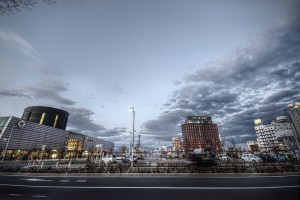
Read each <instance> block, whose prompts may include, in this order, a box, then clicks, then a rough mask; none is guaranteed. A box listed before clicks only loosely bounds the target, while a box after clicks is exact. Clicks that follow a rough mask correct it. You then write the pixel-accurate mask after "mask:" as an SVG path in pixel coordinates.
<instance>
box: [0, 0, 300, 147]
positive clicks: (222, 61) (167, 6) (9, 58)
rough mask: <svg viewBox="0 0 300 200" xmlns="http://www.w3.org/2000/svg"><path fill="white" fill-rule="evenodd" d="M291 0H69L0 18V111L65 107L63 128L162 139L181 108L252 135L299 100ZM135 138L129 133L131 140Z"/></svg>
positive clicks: (153, 142)
mask: <svg viewBox="0 0 300 200" xmlns="http://www.w3.org/2000/svg"><path fill="white" fill-rule="evenodd" d="M299 6H300V1H299V0H288V1H269V0H264V1H243V2H237V1H226V3H225V2H222V1H221V2H220V1H188V2H184V1H179V0H178V1H163V2H161V1H151V2H150V1H135V0H130V1H126V2H124V1H92V0H90V1H84V2H81V1H72V3H68V2H67V1H64V2H60V1H59V2H57V3H56V4H55V5H48V4H42V3H39V4H37V5H36V6H35V7H34V8H33V9H32V10H30V11H23V12H21V13H18V14H11V15H3V16H0V25H1V26H0V101H1V107H0V116H10V115H12V116H15V117H21V115H22V113H23V111H24V109H25V108H26V107H29V106H50V107H55V108H60V109H63V110H66V111H68V112H69V113H70V118H69V123H68V127H67V129H68V130H72V131H77V132H79V133H80V131H82V132H83V133H84V134H86V135H90V136H93V137H100V138H103V139H105V140H108V141H113V142H115V144H116V146H121V145H123V144H124V145H128V144H129V143H130V139H131V137H130V133H129V132H128V131H131V125H132V113H131V112H130V111H129V108H130V107H131V106H133V107H134V108H135V111H136V127H135V129H136V131H137V133H136V136H137V137H136V138H138V135H139V134H141V145H142V146H149V147H158V146H162V145H164V144H167V145H168V146H170V145H171V142H172V137H174V136H180V137H182V135H181V124H183V123H184V118H185V117H186V116H192V115H195V116H201V115H207V116H211V117H212V120H213V121H214V123H216V124H217V125H218V129H219V133H220V135H221V137H222V141H226V140H228V139H230V138H231V137H233V138H234V139H235V140H236V141H237V143H239V144H241V143H246V141H248V140H255V139H256V135H255V130H254V122H253V120H254V119H258V118H260V119H262V120H263V121H266V123H268V122H269V121H271V120H272V119H274V117H276V116H279V115H284V108H285V107H286V105H287V104H288V103H291V102H297V101H300V95H299V93H300V92H299V86H300V83H299V81H298V80H299V78H300V57H299V53H298V52H300V22H299V21H300V20H299V19H300V15H299V12H298V10H297V8H298V7H299ZM136 141H137V140H136Z"/></svg>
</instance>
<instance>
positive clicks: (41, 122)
mask: <svg viewBox="0 0 300 200" xmlns="http://www.w3.org/2000/svg"><path fill="white" fill-rule="evenodd" d="M44 119H45V113H43V114H42V117H41V119H40V124H43V121H44Z"/></svg>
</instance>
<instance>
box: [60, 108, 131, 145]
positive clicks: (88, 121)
mask: <svg viewBox="0 0 300 200" xmlns="http://www.w3.org/2000/svg"><path fill="white" fill-rule="evenodd" d="M62 109H63V110H66V111H68V112H69V113H70V116H69V121H68V130H71V131H74V132H76V133H83V134H86V135H89V136H93V137H99V138H101V139H105V138H108V139H107V140H108V141H112V142H116V141H122V139H121V138H124V137H122V134H124V133H126V132H127V128H124V127H115V128H113V129H106V128H105V127H104V126H103V125H100V124H99V123H97V122H94V120H93V118H92V116H93V115H94V114H95V113H94V112H93V111H92V110H89V109H86V108H77V107H62ZM112 138H115V139H114V140H112ZM117 138H119V139H117Z"/></svg>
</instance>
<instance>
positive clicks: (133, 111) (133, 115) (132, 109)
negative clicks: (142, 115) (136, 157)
mask: <svg viewBox="0 0 300 200" xmlns="http://www.w3.org/2000/svg"><path fill="white" fill-rule="evenodd" d="M129 109H130V111H132V147H131V167H133V152H134V118H135V110H134V107H130V108H129Z"/></svg>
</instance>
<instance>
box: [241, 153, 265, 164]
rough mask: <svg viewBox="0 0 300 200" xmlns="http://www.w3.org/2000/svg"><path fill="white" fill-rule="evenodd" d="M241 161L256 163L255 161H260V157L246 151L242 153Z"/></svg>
mask: <svg viewBox="0 0 300 200" xmlns="http://www.w3.org/2000/svg"><path fill="white" fill-rule="evenodd" d="M242 161H243V162H253V163H256V162H262V159H261V158H260V157H258V156H256V155H254V154H250V153H249V154H248V153H247V154H243V155H242Z"/></svg>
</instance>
